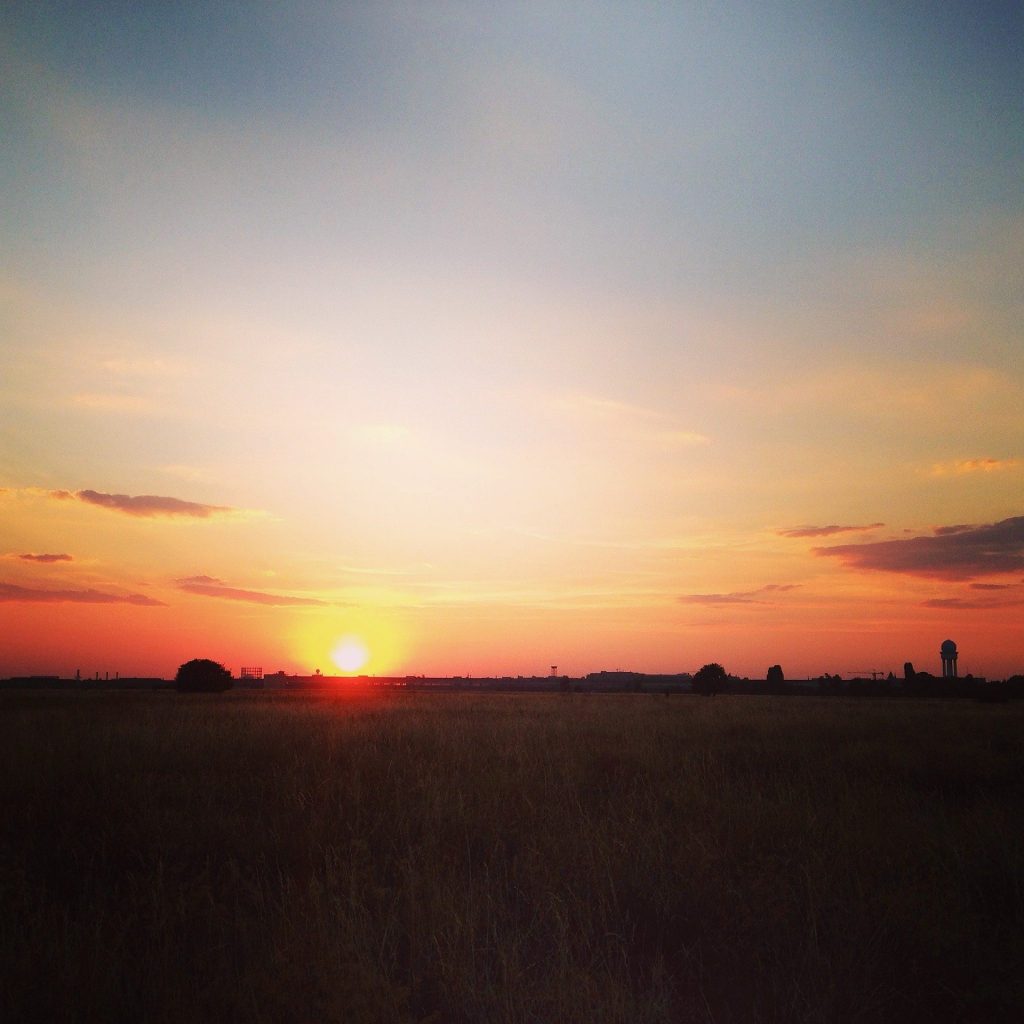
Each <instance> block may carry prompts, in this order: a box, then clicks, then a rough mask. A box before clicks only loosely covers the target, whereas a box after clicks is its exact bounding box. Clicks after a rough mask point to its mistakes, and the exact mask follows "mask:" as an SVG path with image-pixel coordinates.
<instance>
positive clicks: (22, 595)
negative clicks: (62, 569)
mask: <svg viewBox="0 0 1024 1024" xmlns="http://www.w3.org/2000/svg"><path fill="white" fill-rule="evenodd" d="M0 601H31V602H35V603H40V604H57V603H60V604H136V605H142V606H144V607H147V608H157V607H159V608H164V607H166V605H165V604H164V602H163V601H158V600H156V598H154V597H146V595H145V594H107V593H105V592H104V591H102V590H92V589H90V590H35V589H33V588H31V587H19V586H16V585H15V584H13V583H0Z"/></svg>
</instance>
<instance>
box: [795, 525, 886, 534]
mask: <svg viewBox="0 0 1024 1024" xmlns="http://www.w3.org/2000/svg"><path fill="white" fill-rule="evenodd" d="M883 526H885V523H869V524H868V525H867V526H836V525H834V524H833V525H832V526H794V527H792V528H791V529H789V530H778V531H777V532H778V535H779V536H780V537H831V536H832V535H833V534H836V533H862V532H865V531H867V530H877V529H880V528H881V527H883Z"/></svg>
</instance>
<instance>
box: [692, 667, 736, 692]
mask: <svg viewBox="0 0 1024 1024" xmlns="http://www.w3.org/2000/svg"><path fill="white" fill-rule="evenodd" d="M727 678H728V676H727V675H726V672H725V669H724V668H722V666H721V665H719V664H718V662H717V661H713V662H711V664H709V665H703V666H702V667H701V668H699V669H697V671H696V672H695V673H694V676H693V684H692V685H693V692H694V693H699V694H700V695H701V696H702V697H713V696H714V695H715V694H716V693H718V691H719V690H721V689H722V686H723V685H724V683H725V680H726V679H727Z"/></svg>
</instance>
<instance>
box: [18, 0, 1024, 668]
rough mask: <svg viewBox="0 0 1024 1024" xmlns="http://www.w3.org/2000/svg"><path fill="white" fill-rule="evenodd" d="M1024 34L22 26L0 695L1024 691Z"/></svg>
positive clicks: (629, 18)
mask: <svg viewBox="0 0 1024 1024" xmlns="http://www.w3.org/2000/svg"><path fill="white" fill-rule="evenodd" d="M1022 36H1024V13H1022V11H1021V9H1020V7H1019V5H1012V4H999V3H983V4H979V5H972V6H971V7H966V6H964V7H962V6H960V5H932V6H929V7H926V6H924V5H913V4H911V5H906V6H901V8H900V10H898V11H892V10H885V9H881V8H879V9H876V8H874V7H872V6H870V5H869V6H862V5H857V6H850V7H840V8H839V9H835V10H830V9H827V8H821V7H817V6H814V5H797V6H795V7H787V8H785V9H781V8H773V7H768V8H758V9H756V10H750V9H747V8H745V7H743V6H741V5H723V6H716V7H715V9H714V10H711V11H685V10H678V9H676V8H674V7H672V6H664V7H662V6H657V5H650V6H636V5H628V6H627V5H619V4H596V3H587V4H583V5H573V6H568V5H556V4H551V5H538V6H535V7H527V8H502V7H490V6H486V5H481V4H474V3H466V4H437V5H404V4H386V5H373V6H363V5H339V6H337V7H331V6H321V5H315V4H296V5H290V6H288V7H286V8H282V9H278V10H271V9H265V8H257V9H255V10H253V11H250V12H248V13H246V14H244V15H243V14H242V13H241V12H232V11H229V10H226V9H214V10H206V11H202V12H200V11H184V10H170V9H168V8H167V7H166V6H165V5H159V4H139V5H133V6H132V7H131V8H130V9H123V10H122V9H120V8H117V7H116V6H113V5H106V4H88V3H87V4H79V5H61V4H46V3H41V4H31V5H29V4H12V5H8V7H7V8H6V9H5V11H4V12H3V14H0V117H2V118H3V123H4V124H5V125H6V126H7V127H6V128H5V146H4V147H3V151H2V152H0V180H2V181H3V183H4V192H5V196H6V197H8V198H9V201H8V203H7V204H6V208H5V210H4V213H3V215H2V219H0V237H2V240H3V245H2V246H0V249H2V252H0V332H2V336H3V339H4V343H3V345H2V346H0V522H2V540H0V625H2V633H3V637H4V641H3V644H2V646H0V677H5V676H9V675H25V674H33V673H47V674H49V673H57V674H60V675H65V676H67V675H73V674H74V672H75V670H76V669H78V668H82V669H83V672H84V671H85V670H86V667H87V666H92V667H93V669H96V668H99V669H100V670H101V671H103V670H104V668H103V666H104V665H106V667H107V668H109V669H110V670H111V671H113V670H114V669H115V668H117V669H118V670H119V671H121V674H122V675H140V676H148V675H160V676H169V675H173V673H174V670H175V669H176V667H177V665H178V664H180V663H181V662H182V661H184V660H187V659H189V658H192V657H210V658H213V659H215V660H217V661H220V662H222V663H224V664H227V665H232V666H239V665H242V664H257V663H262V664H263V665H264V666H265V667H267V668H268V670H276V669H278V668H282V669H285V670H287V671H299V672H301V671H312V669H314V668H316V667H319V668H321V669H322V670H323V671H324V672H325V673H327V672H329V671H333V670H334V667H335V666H337V668H338V670H339V671H340V670H344V671H348V672H353V673H354V672H366V673H372V674H377V675H401V674H404V673H406V672H423V673H426V674H436V675H457V674H464V673H469V674H474V675H489V674H498V675H504V674H512V675H517V674H524V675H526V674H534V673H537V674H544V673H545V672H546V670H547V667H548V666H549V665H551V664H553V663H557V664H558V665H559V666H560V667H561V668H562V669H564V671H565V672H567V673H568V674H571V675H583V674H585V673H587V672H590V671H595V670H600V669H613V668H624V669H629V670H635V671H641V672H651V673H669V672H683V671H690V672H692V671H694V670H695V669H696V668H698V667H699V666H700V665H702V664H704V663H707V662H711V661H716V662H720V663H722V664H723V665H725V667H726V668H727V669H728V670H729V671H730V672H733V673H735V674H737V675H745V676H749V677H751V678H756V677H759V676H763V675H764V672H765V671H766V669H767V668H768V666H770V665H773V664H777V663H778V664H781V665H782V666H783V667H784V668H785V670H786V675H787V677H788V676H791V675H792V676H793V677H812V676H817V675H820V674H821V673H822V672H825V671H828V672H841V673H846V672H849V671H851V670H852V669H851V668H850V667H851V666H852V667H858V666H862V665H869V664H871V665H884V666H886V667H891V668H894V669H896V670H897V671H898V667H899V666H902V664H903V663H904V662H906V661H910V662H913V663H914V664H915V665H917V666H918V667H919V668H925V669H927V670H928V671H929V672H935V671H936V669H935V666H936V665H937V663H938V649H939V643H940V642H941V641H942V640H943V639H945V638H946V637H954V638H955V639H956V641H957V644H958V646H959V649H960V652H961V661H960V671H961V674H966V673H968V672H970V673H973V674H975V675H981V676H988V677H991V678H1003V677H1006V676H1008V675H1012V674H1014V673H1018V672H1021V671H1022V670H1024V630H1022V628H1021V626H1020V617H1021V616H1020V612H1021V608H1022V607H1024V501H1022V500H1021V495H1022V494H1024V401H1022V398H1024V363H1022V360H1021V352H1022V351H1024V337H1022V324H1024V195H1022V192H1021V188H1020V181H1021V180H1022V171H1024V133H1022V131H1021V127H1020V126H1021V124H1022V123H1024V117H1022V115H1024V109H1022V107H1024V69H1022V66H1021V63H1020V61H1019V56H1018V55H1019V52H1020V46H1021V44H1022V42H1024V40H1022ZM115 644H116V645H117V649H118V652H119V654H118V662H119V664H118V665H117V666H114V665H110V664H107V663H108V662H109V657H108V656H107V655H105V654H104V652H109V651H110V650H111V648H112V645H115ZM359 650H362V652H363V655H364V656H365V660H364V661H363V663H362V664H356V662H357V660H358V656H359V655H358V652H359ZM332 659H333V660H332Z"/></svg>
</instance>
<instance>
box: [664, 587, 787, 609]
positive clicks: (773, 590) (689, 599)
mask: <svg viewBox="0 0 1024 1024" xmlns="http://www.w3.org/2000/svg"><path fill="white" fill-rule="evenodd" d="M799 586H800V584H799V583H769V584H768V585H767V586H764V587H759V588H758V589H757V590H739V591H734V592H733V593H731V594H684V595H683V596H682V597H680V598H679V600H680V601H681V602H682V603H683V604H704V605H716V604H770V602H769V601H765V600H764V598H765V597H766V596H768V595H771V594H781V593H785V592H786V591H787V590H796V589H797V587H799Z"/></svg>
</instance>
